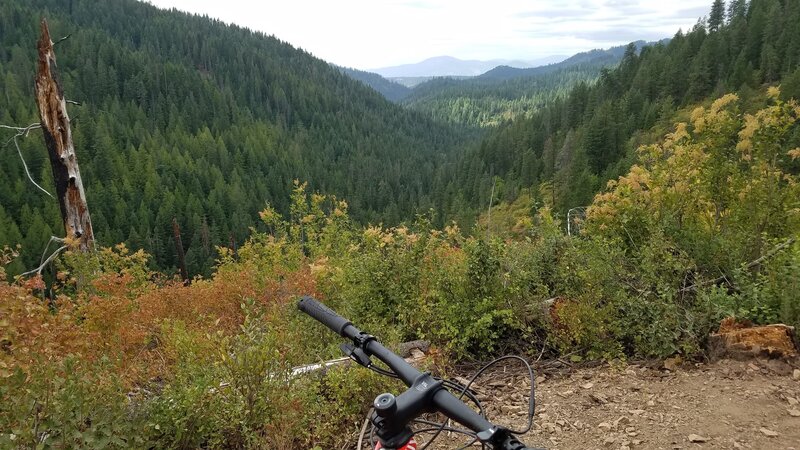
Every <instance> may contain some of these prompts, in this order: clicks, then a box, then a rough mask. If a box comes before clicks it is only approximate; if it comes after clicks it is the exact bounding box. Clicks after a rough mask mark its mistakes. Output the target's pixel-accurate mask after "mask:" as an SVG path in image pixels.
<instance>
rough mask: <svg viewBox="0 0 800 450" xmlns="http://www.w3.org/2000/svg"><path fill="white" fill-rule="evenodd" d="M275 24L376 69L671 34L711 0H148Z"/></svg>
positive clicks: (335, 55)
mask: <svg viewBox="0 0 800 450" xmlns="http://www.w3.org/2000/svg"><path fill="white" fill-rule="evenodd" d="M150 3H153V4H154V5H156V6H159V7H161V8H172V7H175V8H177V9H180V10H183V11H189V12H193V13H199V14H207V15H209V16H211V17H214V18H218V19H221V20H223V21H225V22H229V23H236V24H239V25H242V26H245V27H248V28H251V29H255V30H259V31H263V32H265V33H268V34H273V35H275V36H276V37H278V38H279V39H282V40H284V41H287V42H289V43H291V44H292V45H295V46H297V47H302V48H303V49H305V50H307V51H308V52H310V53H312V54H314V55H316V56H318V57H320V58H322V59H325V60H327V61H330V62H333V63H336V64H340V65H345V66H351V67H356V68H359V69H370V68H377V67H382V66H389V65H396V64H403V63H410V62H417V61H420V60H422V59H425V58H428V57H431V56H438V55H451V56H455V57H458V58H462V59H495V58H507V59H533V58H537V57H542V56H547V55H554V54H565V55H566V54H572V53H576V52H579V51H585V50H589V49H592V48H600V47H608V46H610V45H621V44H625V43H627V42H629V41H631V40H636V39H645V40H651V39H660V38H664V37H671V36H673V35H674V34H675V32H677V31H678V29H679V28H682V29H684V30H687V29H689V28H691V27H692V26H693V25H694V24H695V23H696V22H697V18H698V16H699V15H702V14H706V12H704V11H707V10H708V9H710V3H711V2H710V0H681V1H680V3H679V7H676V5H675V3H674V2H665V1H663V0H642V1H635V0H571V1H570V0H566V1H558V0H546V1H545V0H539V1H530V0H495V1H486V0H385V1H381V0H338V1H330V0H291V1H280V2H278V1H262V2H253V1H252V0H225V1H219V0H150Z"/></svg>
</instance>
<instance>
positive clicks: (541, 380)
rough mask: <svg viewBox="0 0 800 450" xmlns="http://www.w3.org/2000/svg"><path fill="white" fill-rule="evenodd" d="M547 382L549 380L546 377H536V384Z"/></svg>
mask: <svg viewBox="0 0 800 450" xmlns="http://www.w3.org/2000/svg"><path fill="white" fill-rule="evenodd" d="M546 380H547V378H545V377H542V376H539V377H536V384H542V383H544V382H545V381H546Z"/></svg>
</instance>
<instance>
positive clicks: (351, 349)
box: [339, 344, 372, 368]
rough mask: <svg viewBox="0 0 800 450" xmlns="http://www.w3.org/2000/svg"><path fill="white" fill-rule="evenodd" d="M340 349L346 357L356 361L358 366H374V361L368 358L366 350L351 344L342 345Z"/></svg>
mask: <svg viewBox="0 0 800 450" xmlns="http://www.w3.org/2000/svg"><path fill="white" fill-rule="evenodd" d="M339 348H340V349H341V350H342V353H344V354H345V356H347V357H348V358H350V359H352V360H353V361H355V362H356V364H358V365H360V366H364V367H366V368H369V367H370V366H372V360H371V359H369V356H367V354H366V352H364V350H363V349H361V348H360V347H355V346H353V345H350V344H340V345H339Z"/></svg>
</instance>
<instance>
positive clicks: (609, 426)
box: [597, 422, 611, 431]
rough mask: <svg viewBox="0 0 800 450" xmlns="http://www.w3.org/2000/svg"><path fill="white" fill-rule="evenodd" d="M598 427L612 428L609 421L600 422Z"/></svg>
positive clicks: (607, 429)
mask: <svg viewBox="0 0 800 450" xmlns="http://www.w3.org/2000/svg"><path fill="white" fill-rule="evenodd" d="M597 428H602V429H604V430H606V431H609V430H611V424H610V423H608V422H600V425H598V426H597Z"/></svg>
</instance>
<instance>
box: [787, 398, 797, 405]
mask: <svg viewBox="0 0 800 450" xmlns="http://www.w3.org/2000/svg"><path fill="white" fill-rule="evenodd" d="M786 401H787V402H789V406H795V405H800V401H799V400H797V399H796V398H794V397H789V398H787V399H786Z"/></svg>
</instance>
